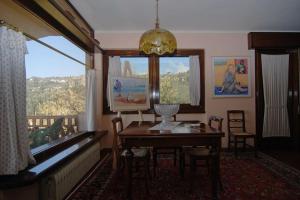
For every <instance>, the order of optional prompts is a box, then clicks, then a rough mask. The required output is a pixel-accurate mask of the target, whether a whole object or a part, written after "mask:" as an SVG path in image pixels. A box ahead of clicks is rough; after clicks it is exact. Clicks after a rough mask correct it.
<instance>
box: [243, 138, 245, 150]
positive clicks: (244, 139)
mask: <svg viewBox="0 0 300 200" xmlns="http://www.w3.org/2000/svg"><path fill="white" fill-rule="evenodd" d="M243 151H246V138H243Z"/></svg>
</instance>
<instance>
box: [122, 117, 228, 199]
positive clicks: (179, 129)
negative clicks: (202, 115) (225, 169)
mask: <svg viewBox="0 0 300 200" xmlns="http://www.w3.org/2000/svg"><path fill="white" fill-rule="evenodd" d="M158 123H159V122H152V121H132V122H131V123H130V124H129V125H128V126H127V127H126V128H124V130H123V131H121V132H120V133H119V138H120V141H121V143H122V147H123V148H124V149H126V150H127V151H126V155H125V161H126V168H127V170H126V171H127V173H126V174H127V177H126V178H127V181H126V198H127V199H128V200H131V199H132V189H133V188H132V164H133V163H132V162H133V152H132V150H131V149H132V148H136V147H174V146H178V147H183V146H209V147H210V148H211V153H212V154H214V155H216V156H212V163H211V187H212V190H211V191H212V194H211V195H212V199H218V190H219V184H218V181H219V179H218V178H219V176H220V174H219V171H220V150H221V139H222V137H224V136H225V133H224V132H222V131H219V130H217V129H215V128H212V127H210V126H208V125H207V124H205V123H201V122H200V121H183V122H175V123H174V125H173V126H170V127H167V128H165V127H160V125H159V124H158ZM181 170H184V168H182V169H181ZM181 174H183V171H181Z"/></svg>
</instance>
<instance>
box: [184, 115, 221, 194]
mask: <svg viewBox="0 0 300 200" xmlns="http://www.w3.org/2000/svg"><path fill="white" fill-rule="evenodd" d="M222 123H223V118H222V117H218V116H210V117H209V119H208V125H209V126H210V127H211V128H213V129H217V130H218V131H222ZM219 148H221V146H219ZM219 151H220V149H219ZM185 152H186V153H187V154H188V156H189V158H190V171H191V172H190V175H191V177H190V179H191V186H190V187H191V189H193V182H194V178H195V174H196V168H197V161H198V160H204V161H205V162H206V166H207V168H208V173H209V174H210V168H211V161H212V159H213V158H214V156H218V155H216V154H215V153H213V152H211V148H210V147H206V146H201V147H192V148H190V149H188V150H185ZM183 165H184V163H183ZM218 170H219V169H218ZM218 180H219V185H220V188H221V189H222V188H223V187H222V182H221V177H220V171H219V172H218Z"/></svg>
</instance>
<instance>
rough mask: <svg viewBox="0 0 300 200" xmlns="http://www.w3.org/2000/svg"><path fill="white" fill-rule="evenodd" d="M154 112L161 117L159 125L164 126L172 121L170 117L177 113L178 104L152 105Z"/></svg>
mask: <svg viewBox="0 0 300 200" xmlns="http://www.w3.org/2000/svg"><path fill="white" fill-rule="evenodd" d="M154 110H155V112H156V113H157V114H159V115H161V118H162V123H161V125H164V126H166V125H168V124H170V121H172V116H173V115H175V114H176V113H178V111H179V104H154Z"/></svg>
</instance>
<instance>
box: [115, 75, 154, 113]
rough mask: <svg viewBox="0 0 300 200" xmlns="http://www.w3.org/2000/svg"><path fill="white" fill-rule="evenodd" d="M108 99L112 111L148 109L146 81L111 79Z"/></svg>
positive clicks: (122, 78) (141, 79)
mask: <svg viewBox="0 0 300 200" xmlns="http://www.w3.org/2000/svg"><path fill="white" fill-rule="evenodd" d="M109 99H110V105H111V110H112V111H138V110H147V109H149V108H150V101H149V89H148V79H143V78H132V77H111V78H110V85H109Z"/></svg>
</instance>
